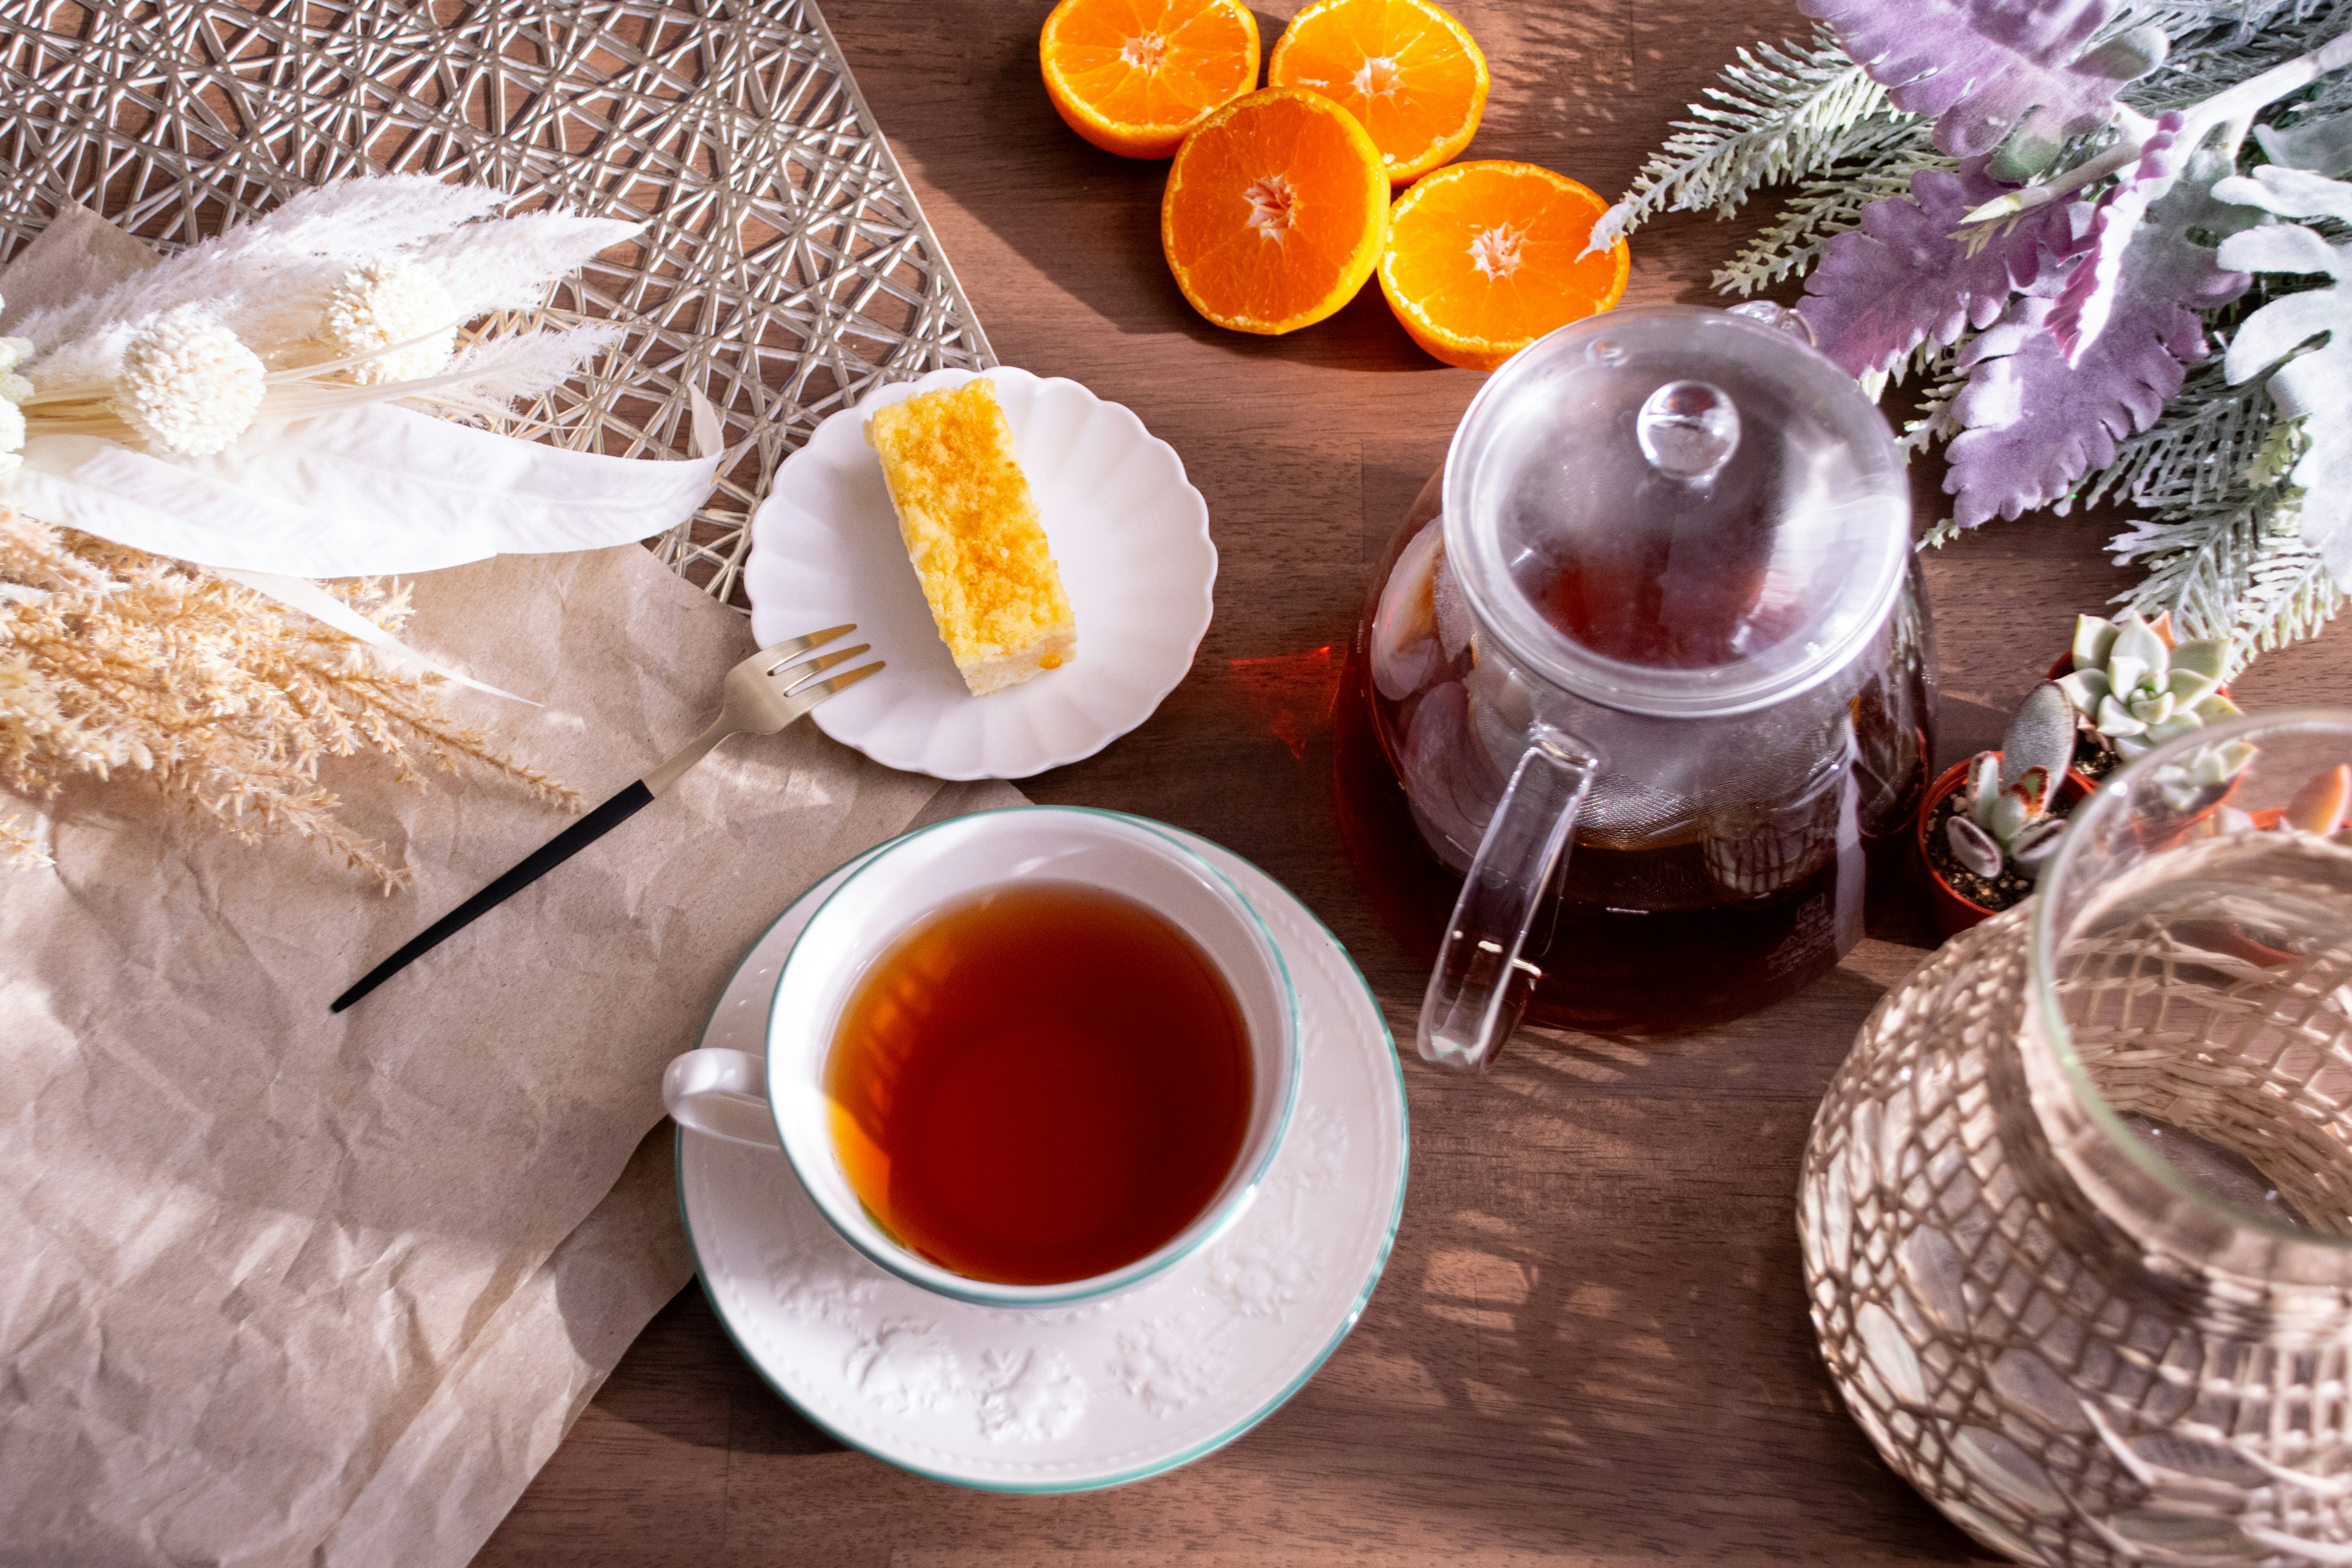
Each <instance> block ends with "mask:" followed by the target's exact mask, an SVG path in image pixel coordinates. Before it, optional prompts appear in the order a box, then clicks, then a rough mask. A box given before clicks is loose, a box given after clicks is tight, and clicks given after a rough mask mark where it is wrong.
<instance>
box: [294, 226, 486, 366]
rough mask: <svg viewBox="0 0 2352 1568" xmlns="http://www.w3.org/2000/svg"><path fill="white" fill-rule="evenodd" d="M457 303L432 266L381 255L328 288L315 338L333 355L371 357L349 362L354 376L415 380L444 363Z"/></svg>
mask: <svg viewBox="0 0 2352 1568" xmlns="http://www.w3.org/2000/svg"><path fill="white" fill-rule="evenodd" d="M319 338H320V342H324V343H325V344H326V345H327V347H328V348H329V349H331V351H333V353H334V357H335V358H337V359H348V358H350V357H351V356H352V355H353V354H373V355H374V356H375V357H374V358H373V359H366V360H362V361H361V362H360V363H357V364H355V365H353V366H352V367H351V376H352V380H353V381H357V382H362V383H368V384H373V383H377V382H386V381H419V380H422V379H423V378H425V376H428V375H431V374H435V373H436V372H437V371H439V370H440V369H441V368H442V367H443V366H444V365H446V364H447V363H449V355H450V354H451V353H452V352H454V351H455V350H456V348H457V305H456V304H455V303H454V302H453V301H452V300H450V298H449V291H448V290H447V289H445V288H443V287H442V286H441V279H439V278H437V277H436V276H435V275H434V274H433V271H432V269H431V268H425V267H420V266H418V265H417V264H416V263H415V262H414V261H411V260H408V259H407V258H404V257H398V256H392V257H385V258H382V259H380V260H375V261H371V262H369V263H367V264H366V265H365V266H362V267H356V268H352V270H351V271H349V272H347V273H345V274H344V275H343V280H342V281H341V283H338V284H336V285H335V287H334V288H333V289H331V290H329V291H328V294H327V308H326V310H324V311H323V312H322V313H321V315H320V321H319ZM394 344H401V345H404V346H402V347H397V348H395V347H394ZM383 350H390V351H391V352H389V353H382V352H379V351H383Z"/></svg>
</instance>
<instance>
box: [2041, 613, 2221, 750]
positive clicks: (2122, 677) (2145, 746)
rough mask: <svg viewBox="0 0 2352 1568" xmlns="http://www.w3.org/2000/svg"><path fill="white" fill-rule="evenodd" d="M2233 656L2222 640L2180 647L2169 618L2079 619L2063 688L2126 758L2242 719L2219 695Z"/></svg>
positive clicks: (2101, 735) (2093, 727)
mask: <svg viewBox="0 0 2352 1568" xmlns="http://www.w3.org/2000/svg"><path fill="white" fill-rule="evenodd" d="M2228 654H2229V647H2228V645H2227V644H2225V643H2221V642H2185V643H2179V644H2175V643H2174V642H2173V641H2172V637H2171V617H2170V616H2162V617H2159V618H2158V620H2157V621H2155V622H2154V623H2153V624H2151V623H2149V622H2147V621H2144V620H2142V619H2140V617H2139V616H2137V615H2125V616H2120V617H2119V618H2117V619H2116V620H2112V621H2109V620H2105V619H2102V618H2101V617H2100V616H2076V617H2075V620H2074V671H2073V673H2072V674H2070V675H2068V676H2066V677H2065V679H2063V680H2061V681H2059V682H2058V685H2059V688H2060V689H2062V690H2063V691H2064V692H2065V694H2066V700H2067V702H2068V703H2069V704H2071V705H2072V706H2073V708H2074V711H2075V712H2076V713H2079V714H2080V715H2082V718H2083V722H2084V724H2085V725H2086V726H2087V727H2088V728H2089V729H2090V730H2091V731H2093V732H2095V734H2096V735H2097V736H2098V737H2099V739H2100V740H2102V741H2104V742H2106V744H2107V746H2108V747H2109V748H2110V749H2112V750H2113V751H2114V752H2115V753H2116V755H2117V756H2119V757H2121V758H2122V759H2123V760H2124V761H2125V762H2127V763H2128V762H2130V761H2132V760H2133V759H2134V758H2136V757H2138V756H2139V755H2141V754H2142V753H2143V752H2147V751H2150V750H2152V749H2154V748H2155V747H2157V746H2160V745H2162V744H2163V743H2164V742H2167V741H2169V740H2171V739H2173V738H2174V737H2175V736H2178V735H2186V734H2188V733H2189V731H2192V730H2201V729H2203V728H2204V727H2205V726H2206V725H2208V724H2218V723H2220V722H2221V721H2223V720H2224V719H2234V718H2236V717H2238V706H2237V704H2236V703H2234V702H2231V700H2229V699H2228V698H2226V697H2224V696H2222V695H2221V670H2222V667H2223V663H2224V661H2225V659H2226V658H2227V657H2228ZM2244 765H2245V764H2244V763H2242V762H2241V763H2239V764H2238V766H2239V767H2242V766H2244ZM2235 772H2236V769H2235V768H2233V769H2231V774H2234V773H2235ZM2231 774H2225V775H2223V780H2222V781H2221V782H2226V781H2227V779H2228V777H2229V776H2231Z"/></svg>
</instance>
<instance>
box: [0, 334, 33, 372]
mask: <svg viewBox="0 0 2352 1568" xmlns="http://www.w3.org/2000/svg"><path fill="white" fill-rule="evenodd" d="M32 357H33V340H32V339H30V338H0V370H14V369H16V367H17V366H18V365H20V364H23V363H25V362H26V360H28V359H31V358H32Z"/></svg>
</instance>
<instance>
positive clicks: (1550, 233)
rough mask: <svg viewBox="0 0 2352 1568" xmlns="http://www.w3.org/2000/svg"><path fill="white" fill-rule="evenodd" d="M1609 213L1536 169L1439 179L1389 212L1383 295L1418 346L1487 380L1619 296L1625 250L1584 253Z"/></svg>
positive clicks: (1620, 245) (1595, 199)
mask: <svg viewBox="0 0 2352 1568" xmlns="http://www.w3.org/2000/svg"><path fill="white" fill-rule="evenodd" d="M1608 210H1609V204H1608V203H1607V202H1604V201H1602V200H1601V198H1600V197H1599V196H1598V195H1594V194H1593V193H1592V192H1591V190H1589V189H1587V188H1586V187H1585V186H1583V185H1580V184H1577V183H1576V182H1575V181H1574V180H1571V179H1570V178H1568V177H1567V176H1566V175H1564V174H1553V173H1552V172H1551V171H1550V170H1549V169H1539V168H1538V167H1536V166H1535V165H1534V164H1533V163H1503V162H1500V161H1482V162H1478V163H1456V164H1454V165H1453V166H1452V167H1450V168H1444V169H1440V170H1438V171H1437V173H1435V174H1431V175H1430V176H1428V177H1427V178H1426V179H1424V180H1423V181H1422V182H1421V183H1420V184H1416V185H1414V186H1413V187H1412V189H1411V190H1409V191H1407V192H1406V193H1405V194H1404V195H1402V196H1399V197H1398V198H1397V203H1396V205H1395V207H1394V208H1392V209H1391V212H1390V214H1389V240H1388V246H1387V248H1386V249H1385V250H1383V251H1382V252H1381V268H1380V270H1381V293H1382V294H1384V295H1386V296H1387V297H1388V301H1389V309H1390V310H1394V311H1395V312H1396V318H1397V320H1398V321H1402V323H1404V330H1405V331H1407V332H1408V333H1410V334H1411V335H1412V341H1413V342H1417V343H1419V344H1420V345H1421V346H1422V347H1423V348H1424V349H1427V350H1428V351H1429V352H1430V353H1433V354H1435V355H1436V356H1437V357H1438V358H1439V359H1442V360H1444V362H1445V363H1448V364H1457V365H1462V366H1464V367H1465V368H1467V369H1470V370H1493V369H1494V368H1495V367H1496V365H1498V364H1501V363H1503V362H1504V361H1505V360H1507V359H1508V358H1510V357H1511V356H1512V355H1513V354H1515V353H1518V351H1519V350H1521V349H1523V348H1525V347H1527V346H1528V344H1529V343H1531V342H1535V341H1536V339H1538V338H1539V337H1541V336H1543V335H1544V334H1545V333H1546V332H1549V331H1551V330H1552V329H1553V328H1554V327H1559V326H1565V325H1567V324H1568V323H1569V322H1570V321H1580V320H1582V319H1583V318H1584V317H1586V316H1591V315H1594V314H1597V313H1598V312H1600V311H1602V310H1607V309H1609V308H1610V307H1611V306H1612V305H1614V304H1615V303H1617V301H1618V300H1620V299H1621V298H1622V297H1623V295H1624V292H1625V276H1626V273H1627V271H1628V269H1629V262H1628V259H1627V251H1626V248H1625V242H1624V241H1623V240H1622V239H1621V240H1618V241H1617V242H1616V243H1615V244H1613V245H1611V246H1609V247H1606V248H1605V249H1601V250H1598V251H1595V252H1593V253H1592V254H1591V255H1590V256H1587V255H1584V254H1583V251H1584V247H1585V245H1586V244H1587V243H1588V242H1589V241H1590V240H1591V237H1592V225H1593V221H1594V220H1595V219H1597V218H1599V217H1600V216H1601V214H1602V213H1604V212H1606V211H1608Z"/></svg>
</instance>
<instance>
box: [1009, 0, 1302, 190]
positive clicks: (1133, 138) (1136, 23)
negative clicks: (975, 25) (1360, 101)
mask: <svg viewBox="0 0 2352 1568" xmlns="http://www.w3.org/2000/svg"><path fill="white" fill-rule="evenodd" d="M1037 63H1038V66H1039V68H1041V69H1042V70H1044V72H1045V96H1046V97H1048V98H1050V99H1052V100H1054V108H1055V111H1056V112H1058V113H1059V114H1060V115H1061V117H1062V118H1063V119H1064V120H1066V121H1068V122H1069V126H1070V129H1071V130H1073V131H1075V132H1077V133H1078V134H1079V135H1081V136H1083V137H1085V138H1086V139H1087V141H1089V142H1093V143H1094V144H1095V145H1096V146H1097V147H1100V148H1102V149H1103V150H1104V151H1105V152H1108V153H1118V154H1120V155H1121V156H1123V157H1128V158H1166V157H1169V156H1171V155H1172V154H1173V153H1175V151H1176V149H1177V148H1178V147H1180V146H1181V145H1182V144H1183V141H1184V138H1185V137H1186V136H1187V135H1188V134H1190V133H1191V132H1192V129H1193V128H1194V127H1195V126H1197V125H1199V124H1200V123H1201V121H1203V120H1205V119H1207V118H1208V117H1209V115H1210V114H1211V113H1212V112H1213V110H1215V109H1216V108H1217V106H1218V105H1220V104H1223V103H1227V102H1230V101H1231V100H1234V99H1235V98H1238V97H1240V96H1241V95H1242V94H1243V93H1245V92H1247V91H1248V90H1249V89H1252V88H1254V87H1255V86H1256V85H1257V18H1256V17H1255V16H1251V15H1250V13H1249V8H1248V7H1247V6H1245V5H1242V4H1241V3H1240V0H1062V3H1061V4H1060V5H1056V6H1055V7H1054V11H1053V15H1051V16H1047V17H1046V18H1045V30H1044V31H1043V32H1041V33H1040V34H1038V36H1037Z"/></svg>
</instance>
